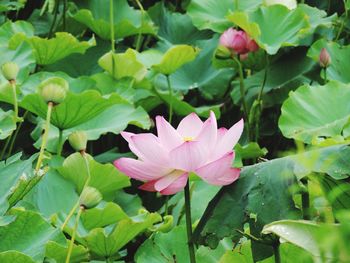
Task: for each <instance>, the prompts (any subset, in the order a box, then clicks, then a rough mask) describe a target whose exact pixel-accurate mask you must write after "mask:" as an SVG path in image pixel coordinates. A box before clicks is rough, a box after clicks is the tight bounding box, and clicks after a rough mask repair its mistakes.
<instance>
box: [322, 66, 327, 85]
mask: <svg viewBox="0 0 350 263" xmlns="http://www.w3.org/2000/svg"><path fill="white" fill-rule="evenodd" d="M323 76H324V84H327V82H328V80H327V68H326V67H324V68H323Z"/></svg>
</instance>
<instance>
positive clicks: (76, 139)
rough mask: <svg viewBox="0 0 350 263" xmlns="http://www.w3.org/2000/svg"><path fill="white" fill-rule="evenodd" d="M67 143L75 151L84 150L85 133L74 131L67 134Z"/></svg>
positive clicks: (85, 142)
mask: <svg viewBox="0 0 350 263" xmlns="http://www.w3.org/2000/svg"><path fill="white" fill-rule="evenodd" d="M68 141H69V144H70V145H71V146H72V148H73V149H74V150H76V151H77V152H80V151H85V149H86V144H87V141H88V140H87V135H86V133H85V132H84V131H75V132H73V133H71V134H70V135H69V136H68Z"/></svg>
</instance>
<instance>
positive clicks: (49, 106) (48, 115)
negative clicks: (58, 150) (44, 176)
mask: <svg viewBox="0 0 350 263" xmlns="http://www.w3.org/2000/svg"><path fill="white" fill-rule="evenodd" d="M52 109H53V102H51V101H50V102H49V103H48V104H47V113H46V123H45V131H44V134H43V138H42V141H41V147H40V153H39V157H38V161H37V163H36V166H35V172H36V173H37V172H38V171H39V169H40V167H41V163H42V161H43V159H44V151H45V148H46V144H47V138H48V136H49V129H50V120H51V113H52Z"/></svg>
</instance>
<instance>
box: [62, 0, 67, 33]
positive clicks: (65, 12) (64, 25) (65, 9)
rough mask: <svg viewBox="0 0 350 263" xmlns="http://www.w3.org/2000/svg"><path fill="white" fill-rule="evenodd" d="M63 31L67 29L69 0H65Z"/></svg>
mask: <svg viewBox="0 0 350 263" xmlns="http://www.w3.org/2000/svg"><path fill="white" fill-rule="evenodd" d="M62 15H63V31H66V24H67V23H66V16H67V0H63V14H62Z"/></svg>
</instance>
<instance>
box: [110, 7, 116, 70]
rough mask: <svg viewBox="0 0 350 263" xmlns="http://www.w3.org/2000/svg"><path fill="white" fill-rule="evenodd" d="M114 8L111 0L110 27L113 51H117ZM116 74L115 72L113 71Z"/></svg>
mask: <svg viewBox="0 0 350 263" xmlns="http://www.w3.org/2000/svg"><path fill="white" fill-rule="evenodd" d="M113 11H114V8H113V0H109V26H110V28H111V49H112V51H113V53H114V51H115V36H114V12H113ZM112 72H114V70H113V71H112Z"/></svg>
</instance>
